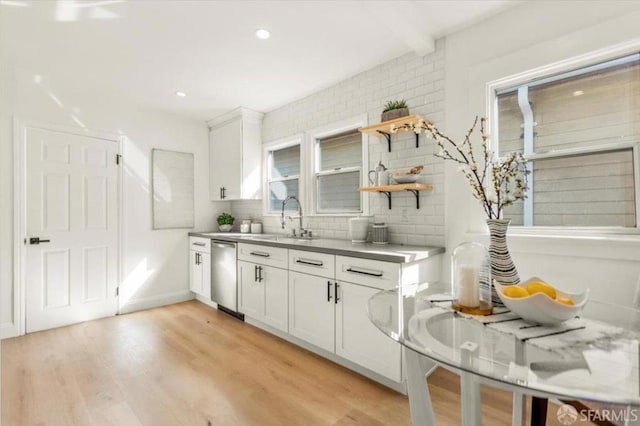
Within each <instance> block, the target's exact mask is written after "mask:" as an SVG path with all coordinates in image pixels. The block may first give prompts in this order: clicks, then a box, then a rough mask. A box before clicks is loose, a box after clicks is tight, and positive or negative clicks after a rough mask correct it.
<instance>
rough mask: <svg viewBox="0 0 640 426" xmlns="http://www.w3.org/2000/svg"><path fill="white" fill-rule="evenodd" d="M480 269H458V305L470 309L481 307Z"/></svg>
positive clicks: (465, 267)
mask: <svg viewBox="0 0 640 426" xmlns="http://www.w3.org/2000/svg"><path fill="white" fill-rule="evenodd" d="M479 282H480V279H479V274H478V268H476V267H475V266H471V265H460V267H459V269H458V304H460V305H462V306H466V307H468V308H476V307H478V306H480V291H479Z"/></svg>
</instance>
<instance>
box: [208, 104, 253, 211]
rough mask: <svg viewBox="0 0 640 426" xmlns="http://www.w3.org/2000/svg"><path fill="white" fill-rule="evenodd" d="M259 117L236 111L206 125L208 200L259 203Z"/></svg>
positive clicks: (247, 111)
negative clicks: (253, 201) (207, 142)
mask: <svg viewBox="0 0 640 426" xmlns="http://www.w3.org/2000/svg"><path fill="white" fill-rule="evenodd" d="M263 115H264V114H262V113H259V112H255V111H251V110H248V109H245V108H238V109H236V110H233V111H231V112H229V113H228V114H225V115H222V116H220V117H216V118H214V119H213V120H210V121H209V122H208V123H207V124H208V125H209V129H210V130H209V192H210V197H211V199H212V200H214V201H220V200H259V199H260V198H261V197H262V186H261V182H262V171H261V155H262V140H261V132H262V117H263Z"/></svg>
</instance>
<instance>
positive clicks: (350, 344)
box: [335, 281, 402, 382]
mask: <svg viewBox="0 0 640 426" xmlns="http://www.w3.org/2000/svg"><path fill="white" fill-rule="evenodd" d="M379 291H380V290H378V289H377V288H370V287H365V286H362V285H358V284H351V283H346V282H343V281H338V303H336V305H335V309H336V354H337V355H340V356H341V357H343V358H346V359H348V360H349V361H352V362H354V363H356V364H358V365H361V366H363V367H365V368H368V369H369V370H371V371H375V372H376V373H378V374H380V375H382V376H384V377H387V378H389V379H391V380H393V381H395V382H400V381H401V380H402V368H401V357H402V352H401V348H400V345H399V344H398V343H397V342H394V341H393V340H391V339H390V338H389V337H387V336H386V335H385V334H383V333H382V332H381V331H380V330H378V329H377V328H376V327H375V326H374V325H373V323H372V322H371V321H370V320H369V316H368V315H367V312H368V309H367V305H368V303H369V299H370V298H371V296H373V295H374V294H376V293H377V292H379Z"/></svg>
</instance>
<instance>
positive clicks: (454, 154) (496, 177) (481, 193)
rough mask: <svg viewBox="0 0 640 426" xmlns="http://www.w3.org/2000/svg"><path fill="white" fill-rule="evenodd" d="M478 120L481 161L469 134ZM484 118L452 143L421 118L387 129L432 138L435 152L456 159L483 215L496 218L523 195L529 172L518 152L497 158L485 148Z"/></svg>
mask: <svg viewBox="0 0 640 426" xmlns="http://www.w3.org/2000/svg"><path fill="white" fill-rule="evenodd" d="M478 120H479V121H480V129H479V130H480V137H481V139H482V164H478V162H477V161H476V158H475V155H474V151H473V145H472V142H471V136H472V135H473V133H474V131H475V130H476V128H477V127H478ZM486 121H487V119H486V118H480V119H478V117H476V119H475V120H474V122H473V126H471V128H470V129H469V130H468V131H467V133H466V134H465V137H464V139H463V141H462V142H461V143H456V142H455V141H454V140H453V139H451V138H450V137H448V136H447V135H445V134H443V133H442V132H441V131H440V130H438V128H437V127H435V126H434V125H433V124H431V123H429V122H427V121H425V120H419V121H418V122H415V123H407V124H404V125H403V126H400V127H397V126H395V125H392V126H391V133H396V132H397V131H398V130H399V129H405V130H410V131H413V132H415V133H416V134H419V133H422V132H424V133H425V134H426V135H427V137H429V138H431V139H433V140H434V141H435V143H436V144H437V145H438V147H439V148H440V149H439V151H438V153H436V154H435V156H436V157H440V158H443V159H445V160H450V161H455V162H456V163H458V164H459V165H460V166H459V167H458V170H460V171H461V172H462V173H463V174H464V177H465V178H466V180H467V182H468V183H469V186H471V191H472V193H473V196H474V197H475V198H476V199H477V200H479V201H480V203H481V205H482V208H483V209H484V212H485V213H486V215H487V217H488V218H489V219H500V218H501V217H502V213H503V209H504V208H505V207H506V206H509V205H511V204H513V203H515V202H516V201H518V200H523V199H525V198H526V194H527V189H528V182H527V175H528V174H529V173H530V172H529V171H528V170H527V167H526V161H525V159H524V157H523V156H522V154H521V153H519V152H512V153H510V154H508V155H507V156H506V157H504V158H498V157H497V156H496V155H494V153H492V152H491V151H490V150H489V146H488V140H489V135H488V134H487V133H486Z"/></svg>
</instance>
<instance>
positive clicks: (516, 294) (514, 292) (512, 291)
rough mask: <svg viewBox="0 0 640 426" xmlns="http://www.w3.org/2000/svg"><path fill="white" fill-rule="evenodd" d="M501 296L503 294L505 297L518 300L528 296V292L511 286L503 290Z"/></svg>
mask: <svg viewBox="0 0 640 426" xmlns="http://www.w3.org/2000/svg"><path fill="white" fill-rule="evenodd" d="M502 294H504V295H505V296H507V297H513V298H515V299H519V298H521V297H527V296H529V292H528V291H527V290H526V289H525V288H523V287H520V286H517V285H512V286H509V287H507V288H505V289H504V290H503V291H502Z"/></svg>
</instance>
